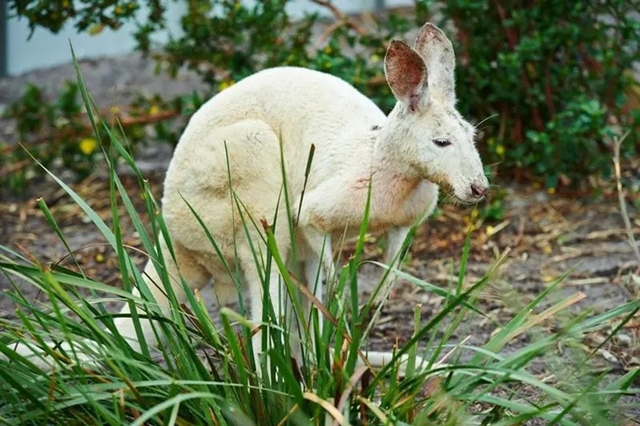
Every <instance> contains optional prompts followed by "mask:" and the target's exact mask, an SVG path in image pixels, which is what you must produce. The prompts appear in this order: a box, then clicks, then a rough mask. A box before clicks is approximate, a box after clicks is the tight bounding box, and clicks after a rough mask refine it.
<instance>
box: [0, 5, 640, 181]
mask: <svg viewBox="0 0 640 426" xmlns="http://www.w3.org/2000/svg"><path fill="white" fill-rule="evenodd" d="M289 3H291V0H268V1H267V0H265V1H260V2H256V3H255V4H253V5H247V4H245V2H241V1H238V0H190V1H188V2H187V11H186V14H185V15H184V16H183V17H182V19H181V26H182V30H183V34H182V35H180V36H178V37H176V38H173V39H172V40H171V41H170V42H169V43H168V44H167V45H166V46H163V47H162V48H161V49H160V50H159V51H158V50H154V49H153V48H154V46H153V44H152V43H151V41H150V36H151V35H152V34H153V33H154V32H156V31H159V30H161V29H162V28H164V25H165V21H164V18H165V16H164V9H163V6H162V4H161V2H159V1H158V0H146V1H145V2H113V1H111V0H93V1H91V2H80V1H65V2H62V4H61V5H60V4H58V3H53V2H39V1H35V0H13V1H10V2H9V6H10V9H11V10H12V11H13V12H14V13H15V14H16V15H18V16H24V17H26V18H28V19H29V23H30V25H31V28H32V29H33V28H36V27H37V26H42V27H45V28H48V29H50V30H51V31H54V32H55V31H58V30H59V29H60V28H61V27H62V25H63V24H64V23H65V22H67V21H71V22H73V23H74V24H75V27H76V28H77V29H78V31H89V32H90V33H97V32H99V31H101V30H102V29H103V28H105V27H110V28H118V27H119V26H120V25H121V24H122V23H123V22H125V21H128V20H133V19H134V15H135V13H136V12H138V11H139V10H140V8H141V7H143V6H144V7H146V10H148V11H149V15H148V17H147V21H146V22H143V23H140V24H138V30H137V32H136V34H135V37H136V40H137V43H138V48H139V49H140V50H141V51H143V52H145V53H147V54H150V55H153V56H154V58H155V59H156V60H157V61H158V69H159V70H160V69H164V70H165V71H167V72H169V73H171V74H173V75H175V74H177V72H178V70H179V69H180V68H181V67H184V66H187V67H189V68H191V69H193V70H195V71H196V72H198V73H199V74H200V75H201V76H202V77H203V78H204V80H205V81H206V82H207V83H208V84H209V86H210V93H207V94H204V95H207V96H208V95H210V94H211V93H213V92H215V91H217V90H220V89H222V88H224V87H227V86H228V85H230V84H233V83H234V82H235V81H238V80H239V79H241V78H243V77H246V76H247V75H250V74H252V73H254V72H256V71H258V70H260V69H262V68H265V67H270V66H276V65H297V66H305V67H310V68H314V69H319V70H322V71H326V72H330V73H332V74H334V75H337V76H340V77H342V78H343V79H345V80H347V81H349V82H350V83H352V84H353V85H355V86H356V87H357V88H358V89H359V90H361V91H362V92H363V93H365V94H366V95H367V96H369V97H371V98H372V99H373V100H374V101H375V102H376V103H377V104H378V105H379V106H380V107H381V108H382V109H383V110H389V109H390V108H391V107H392V105H393V103H394V99H393V97H392V96H391V93H390V91H389V89H388V87H387V86H386V83H385V81H384V75H383V72H382V58H383V57H384V52H385V46H386V43H387V42H388V40H390V39H391V38H392V37H398V38H401V37H405V36H406V33H407V32H408V31H410V30H412V29H414V28H415V27H416V26H417V25H421V24H423V23H424V22H425V21H427V20H434V19H435V18H434V17H436V16H438V17H439V18H438V19H436V20H440V21H442V22H440V23H441V24H443V25H444V26H445V27H447V26H448V27H455V28H449V32H450V33H451V34H453V33H455V34H456V37H455V41H456V44H457V52H458V68H457V81H458V86H459V89H458V94H459V107H460V109H461V110H462V111H463V113H465V114H466V115H467V116H469V117H473V118H475V119H476V120H478V121H481V124H480V125H479V130H480V132H479V137H480V139H481V143H480V146H481V147H482V149H483V151H484V158H485V162H487V163H494V164H495V166H494V168H495V169H496V171H497V170H498V169H499V172H500V174H501V175H504V174H505V173H506V172H514V173H516V174H517V175H518V176H521V175H524V176H528V177H534V178H535V177H536V176H544V178H545V183H546V185H547V186H549V187H555V186H556V185H557V184H558V179H559V178H561V179H562V181H563V182H569V181H570V180H571V179H574V180H577V179H576V178H581V177H584V176H586V175H589V174H604V175H605V177H606V176H607V175H608V173H609V172H610V169H611V161H610V141H611V138H612V137H613V136H614V135H615V134H616V133H617V132H618V129H619V128H620V127H621V126H624V127H631V128H632V129H633V128H637V123H639V122H640V111H639V110H637V109H632V108H630V107H629V105H630V104H629V103H628V95H629V94H633V89H634V88H635V89H636V90H637V83H636V82H635V81H634V79H633V77H632V74H631V73H630V72H629V70H630V69H631V67H632V66H633V63H634V60H636V58H637V57H639V56H640V47H639V41H638V40H640V20H639V19H638V18H637V16H636V15H637V14H636V15H634V13H633V12H634V11H636V10H638V9H639V8H640V0H629V1H606V2H602V1H596V0H591V1H585V2H546V1H545V2H531V1H517V2H511V3H510V6H509V8H508V10H507V9H506V8H505V7H504V6H503V5H502V4H501V2H498V1H477V0H451V1H447V2H441V3H440V2H435V1H433V0H416V4H415V10H413V11H411V12H410V13H406V11H401V12H402V13H389V14H384V15H381V16H378V17H377V18H376V20H375V22H374V23H371V22H370V21H371V20H369V21H367V22H368V24H367V25H365V24H363V23H360V22H358V21H357V20H356V19H355V18H352V17H347V16H344V15H343V14H342V13H341V12H340V11H339V10H337V9H335V8H334V7H333V6H332V5H331V4H330V2H328V1H325V0H309V4H311V3H315V4H318V5H321V6H324V7H326V8H327V9H328V10H330V11H331V12H332V13H333V15H334V17H335V22H333V23H331V24H328V23H327V22H325V21H322V20H321V19H320V18H319V17H318V15H316V14H309V15H307V16H305V17H304V18H302V19H299V20H294V19H292V18H291V17H290V16H289V15H288V14H287V12H286V9H285V7H286V6H287V5H288V4H289ZM321 21H322V22H321ZM318 25H321V26H322V27H323V28H324V32H323V34H322V35H321V36H320V38H318V37H317V36H315V35H314V34H313V32H312V29H313V28H315V27H314V26H318ZM239 28H241V29H242V30H241V31H239V30H238V29H239ZM23 102H24V100H23ZM636 102H637V99H636ZM188 104H189V105H190V107H189V108H188V111H189V112H190V111H192V107H193V106H194V105H193V104H194V103H193V102H189V103H188ZM182 105H184V103H183V102H178V103H177V108H178V110H177V111H173V114H170V115H171V116H172V117H173V116H175V115H176V114H178V113H180V112H182V109H181V108H182ZM195 106H197V103H196V105H195ZM18 110H19V109H18ZM13 111H15V109H14V110H13ZM17 118H18V119H19V120H22V117H21V116H20V115H17ZM155 121H157V120H155ZM155 121H154V122H155ZM136 125H139V126H143V125H145V121H144V120H138V122H136ZM156 127H158V126H157V124H156ZM85 128H86V126H85ZM138 133H139V134H142V133H141V132H140V131H138ZM21 136H23V137H22V139H23V140H29V138H28V137H24V136H26V135H21ZM160 136H161V137H164V138H165V139H170V140H173V141H175V140H177V138H176V135H175V134H174V133H167V132H164V133H162V132H161V135H160ZM48 137H52V136H48ZM69 139H70V138H66V140H69ZM71 139H73V138H71ZM81 139H82V135H81V134H78V135H77V137H76V138H75V140H77V141H79V140H81ZM627 142H628V143H627V145H626V146H625V147H624V154H626V155H632V154H634V153H635V152H636V150H637V146H638V135H637V132H634V133H633V134H632V135H631V136H630V137H629V138H628V139H627ZM60 143H64V142H60ZM76 143H77V142H76ZM1 175H2V173H0V176H1Z"/></svg>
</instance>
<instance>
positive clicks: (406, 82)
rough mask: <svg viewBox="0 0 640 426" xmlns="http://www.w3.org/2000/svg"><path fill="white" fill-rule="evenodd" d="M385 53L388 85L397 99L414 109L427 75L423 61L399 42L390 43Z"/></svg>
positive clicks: (416, 106) (409, 48) (417, 103)
mask: <svg viewBox="0 0 640 426" xmlns="http://www.w3.org/2000/svg"><path fill="white" fill-rule="evenodd" d="M387 55H388V56H387V61H386V62H387V79H388V81H389V85H390V86H391V89H392V90H393V92H394V94H395V95H396V96H397V97H398V99H400V100H402V101H403V102H405V103H406V104H407V106H409V108H410V109H411V110H412V111H415V110H416V109H417V108H418V105H419V100H420V96H421V94H422V89H423V86H424V84H425V81H426V76H427V70H426V66H425V64H424V61H423V60H422V58H421V57H420V55H418V53H417V52H416V51H414V50H413V49H412V48H411V47H409V46H408V45H406V44H404V43H401V42H395V43H392V44H391V46H390V47H389V51H388V54H387Z"/></svg>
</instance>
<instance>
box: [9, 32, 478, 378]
mask: <svg viewBox="0 0 640 426" xmlns="http://www.w3.org/2000/svg"><path fill="white" fill-rule="evenodd" d="M454 67H455V58H454V51H453V46H452V45H451V42H450V41H449V39H448V38H447V37H446V36H445V34H444V33H443V32H442V31H441V30H440V29H438V28H437V27H436V26H434V25H432V24H430V23H427V24H426V25H424V27H422V29H421V30H420V32H419V34H418V36H417V39H416V41H415V46H414V48H411V47H410V46H409V45H407V44H405V43H404V42H402V41H399V40H393V41H391V43H390V45H389V47H388V50H387V54H386V57H385V60H384V71H385V75H386V78H387V82H388V84H389V87H390V88H391V90H392V92H393V94H394V95H395V97H396V98H397V100H398V102H397V104H396V106H395V107H394V108H393V110H392V111H391V113H390V114H389V116H388V117H387V116H385V115H384V113H383V112H382V111H381V110H380V109H379V108H378V107H377V106H376V105H375V104H374V103H373V102H372V101H371V100H369V99H368V98H367V97H365V96H364V95H363V94H361V93H360V92H358V91H357V90H356V89H355V88H354V87H352V86H351V85H349V84H348V83H346V82H345V81H343V80H341V79H340V78H337V77H334V76H332V75H329V74H325V73H322V72H318V71H312V70H309V69H303V68H294V67H280V68H273V69H267V70H264V71H261V72H258V73H256V74H254V75H252V76H250V77H248V78H246V79H244V80H242V81H240V82H238V83H237V84H235V85H234V86H232V87H230V88H229V89H227V90H224V91H223V92H221V93H219V94H217V95H216V96H214V97H213V98H212V99H210V100H209V101H208V102H207V103H206V104H204V105H203V106H202V107H201V108H200V109H199V110H198V111H197V112H196V113H195V114H194V115H193V117H192V118H191V120H190V122H189V124H188V126H187V128H186V129H185V131H184V134H183V135H182V137H181V138H180V141H179V143H178V146H177V148H176V150H175V153H174V156H173V158H172V160H171V163H170V165H169V169H168V172H167V176H166V180H165V185H164V197H163V199H162V204H163V215H164V219H165V221H166V225H167V228H168V230H169V233H170V236H171V241H172V245H173V250H174V253H175V262H174V261H173V260H172V259H171V257H170V256H169V255H168V253H169V250H168V249H167V245H166V243H165V242H164V241H159V245H160V248H161V249H162V252H163V253H165V256H166V262H165V263H166V265H167V268H168V271H167V272H168V274H169V276H171V277H176V280H175V281H174V283H173V289H174V291H175V293H176V295H177V298H178V301H179V302H183V301H184V300H185V299H186V295H185V294H184V291H183V288H182V285H181V284H180V281H179V280H178V279H177V277H179V275H180V274H181V275H182V277H183V278H184V279H185V281H186V282H187V283H188V285H189V287H190V288H191V289H199V288H201V287H203V286H205V285H206V284H207V283H208V281H209V280H210V279H211V278H213V286H214V289H215V291H216V293H217V294H218V296H219V297H220V298H221V299H222V300H226V299H227V296H228V295H230V294H235V293H236V292H237V290H236V285H235V284H234V282H233V280H232V279H231V278H230V277H229V274H228V272H227V270H226V269H225V267H224V266H223V262H222V261H221V259H220V257H219V256H218V254H216V251H215V250H214V248H213V247H212V245H211V243H210V241H209V239H208V237H207V236H206V234H205V232H204V231H203V229H202V226H201V224H200V223H199V222H198V221H197V220H196V218H195V216H194V215H193V213H192V211H191V210H190V207H191V208H193V209H194V210H195V211H196V212H197V214H198V215H199V217H200V218H201V219H202V221H203V222H204V224H205V225H206V227H207V228H208V230H209V232H210V233H211V235H212V236H213V239H214V240H215V241H216V243H217V245H218V247H219V249H220V251H221V254H222V257H223V258H224V261H225V262H226V263H227V264H228V265H230V267H231V269H232V270H235V267H236V266H237V267H239V270H240V271H241V274H242V276H243V278H244V282H245V286H244V290H243V292H246V295H248V297H249V299H250V303H251V320H252V322H253V323H254V324H260V323H261V322H262V319H263V285H262V281H261V278H260V272H259V269H258V266H257V264H256V259H255V253H256V252H257V253H261V255H264V256H266V252H267V250H266V246H265V244H264V240H263V236H261V233H262V230H260V229H258V228H259V227H254V226H252V225H249V226H248V227H247V228H248V230H249V235H247V233H246V232H245V229H244V227H243V223H242V216H244V218H245V220H246V218H247V217H249V216H250V217H251V218H253V220H255V222H257V223H258V224H259V223H260V221H261V220H263V219H264V220H266V221H268V222H269V223H270V224H271V223H273V222H274V220H275V221H277V224H279V226H276V227H275V229H274V236H275V240H276V241H277V244H278V249H279V253H280V254H281V255H282V257H283V259H284V260H285V261H289V260H290V258H291V256H292V253H291V250H292V247H293V246H294V244H292V243H291V240H290V234H289V228H288V226H287V223H288V221H290V220H292V221H294V223H295V227H296V229H295V238H296V242H295V248H296V249H297V253H296V254H297V259H298V260H299V261H301V262H303V263H304V271H305V280H306V285H307V286H309V288H310V290H311V291H313V292H314V293H315V294H316V296H317V297H318V298H320V300H322V285H321V283H322V282H323V280H324V277H327V276H331V275H332V271H333V258H332V250H331V247H332V243H334V242H336V241H337V240H339V239H341V238H342V237H343V236H345V235H346V236H354V235H357V233H358V231H359V227H360V223H361V222H362V220H363V215H364V212H365V206H366V204H367V199H368V196H369V187H371V192H370V197H371V198H370V210H369V224H368V229H369V230H370V231H371V232H381V231H387V242H388V246H387V251H386V254H385V261H386V262H387V263H389V264H390V263H391V262H392V261H393V260H394V259H395V258H396V257H397V254H398V252H399V250H400V249H401V247H402V243H403V241H404V240H405V238H406V236H407V233H408V231H409V229H410V227H411V226H412V225H413V224H414V223H415V222H416V221H418V220H420V219H421V218H425V217H426V216H428V215H429V214H430V213H431V212H432V211H433V209H434V207H435V205H436V202H437V198H438V187H442V188H443V189H444V190H446V192H447V193H448V194H449V195H450V196H451V197H453V198H454V199H456V200H457V201H459V202H461V203H474V202H477V201H478V200H480V199H481V198H482V197H483V196H484V195H485V193H486V192H487V190H488V186H489V184H488V181H487V179H486V177H485V175H484V173H483V167H482V163H481V160H480V157H479V154H478V152H477V150H476V147H475V144H474V132H475V128H474V127H473V126H472V125H471V124H469V123H468V122H467V121H465V120H464V119H463V118H462V117H461V115H460V113H459V112H458V111H457V110H456V108H455V103H456V97H455V92H454ZM312 145H313V146H315V155H314V157H313V162H312V164H311V169H310V173H309V175H308V180H307V182H306V185H305V178H306V176H305V170H306V166H307V162H308V158H309V151H310V149H311V147H312ZM283 161H284V169H283ZM283 170H284V175H285V177H286V186H287V189H288V191H289V197H290V200H291V203H290V207H291V211H289V212H288V211H287V208H286V206H285V203H284V196H283V194H282V191H283ZM230 187H231V188H232V190H233V192H234V193H235V195H234V196H232V195H231V191H230ZM303 188H304V197H303V199H302V202H300V201H301V197H302V192H303ZM234 197H237V198H234ZM236 200H239V202H237V201H236ZM239 205H240V206H241V208H238V206H239ZM299 206H301V207H300V209H298V207H299ZM288 213H291V215H292V216H293V217H288ZM252 245H253V246H252ZM252 247H253V249H252ZM325 247H326V248H325ZM262 260H263V261H264V259H262ZM271 271H272V272H271V276H270V277H268V280H269V281H268V283H269V284H268V291H269V295H270V297H271V300H272V303H273V307H274V310H275V311H276V312H279V313H282V311H283V309H284V300H283V297H282V295H283V294H286V292H285V291H284V290H283V289H282V288H281V284H280V277H279V274H278V272H277V268H276V267H275V265H274V266H273V267H272V268H271ZM144 274H145V276H146V278H145V279H146V282H147V284H148V286H149V288H150V289H151V291H152V293H153V296H154V297H155V299H156V301H157V303H158V305H159V306H160V308H161V310H162V311H163V313H164V314H169V309H170V304H169V302H168V300H167V297H166V296H165V292H164V288H163V286H162V284H161V282H160V278H159V274H158V273H157V271H156V267H155V266H154V264H153V262H151V261H149V263H148V264H147V266H146V267H145V270H144ZM316 283H320V284H319V285H316ZM305 300H306V298H303V303H306V309H309V305H308V303H309V302H308V300H307V301H306V302H305ZM128 314H129V307H128V306H125V307H124V308H123V310H122V311H121V316H119V317H118V318H117V319H116V320H115V323H116V326H117V328H118V330H119V331H120V332H121V333H122V335H123V336H124V337H126V338H128V339H129V340H130V342H131V344H132V346H133V347H134V348H136V349H137V348H139V346H138V343H137V338H136V332H135V329H134V326H133V323H132V321H131V318H130V317H129V316H128ZM142 331H143V334H144V337H145V338H146V339H147V342H150V344H151V343H153V342H155V339H156V337H155V334H154V332H153V329H152V326H151V324H150V323H149V322H148V321H142ZM254 339H256V340H254V342H253V347H254V351H256V354H255V355H256V356H257V355H258V353H257V351H260V347H261V344H260V336H259V334H256V335H255V337H254ZM21 351H22V352H25V353H27V352H29V350H28V349H27V350H25V349H24V348H22V350H21ZM389 359H390V355H389V354H386V353H374V354H370V358H369V361H370V362H371V364H373V365H377V366H381V365H382V364H384V363H386V362H388V360H389Z"/></svg>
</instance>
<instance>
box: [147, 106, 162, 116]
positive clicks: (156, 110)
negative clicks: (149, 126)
mask: <svg viewBox="0 0 640 426" xmlns="http://www.w3.org/2000/svg"><path fill="white" fill-rule="evenodd" d="M159 112H160V108H159V107H158V105H151V108H149V114H151V115H156V114H157V113H159Z"/></svg>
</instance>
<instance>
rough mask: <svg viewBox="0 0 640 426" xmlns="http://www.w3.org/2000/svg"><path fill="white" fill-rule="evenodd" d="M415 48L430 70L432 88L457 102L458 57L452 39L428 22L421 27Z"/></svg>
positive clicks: (434, 91) (430, 85)
mask: <svg viewBox="0 0 640 426" xmlns="http://www.w3.org/2000/svg"><path fill="white" fill-rule="evenodd" d="M414 48H415V49H416V52H418V53H419V54H420V56H422V58H423V59H424V62H425V64H426V66H427V69H428V70H429V87H430V89H431V90H432V91H433V93H436V92H437V93H438V94H440V95H441V96H442V97H444V98H445V99H448V100H450V101H452V102H453V103H455V98H456V93H455V80H454V70H455V67H456V58H455V54H454V52H453V45H452V44H451V40H449V39H448V38H447V36H446V35H445V33H444V32H442V30H441V29H440V28H438V27H436V26H435V25H433V24H431V23H429V22H427V23H426V24H424V26H423V27H422V28H421V29H420V32H419V33H418V36H417V37H416V43H415V46H414Z"/></svg>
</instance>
